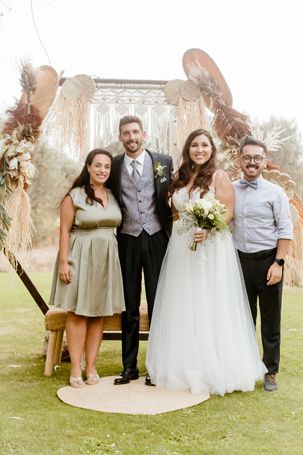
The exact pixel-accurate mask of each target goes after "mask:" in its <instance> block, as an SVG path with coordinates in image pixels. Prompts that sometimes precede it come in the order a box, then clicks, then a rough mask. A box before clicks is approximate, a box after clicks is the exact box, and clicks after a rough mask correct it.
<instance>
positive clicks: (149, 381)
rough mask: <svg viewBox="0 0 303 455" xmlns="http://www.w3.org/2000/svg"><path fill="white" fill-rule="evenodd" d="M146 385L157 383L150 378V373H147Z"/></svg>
mask: <svg viewBox="0 0 303 455" xmlns="http://www.w3.org/2000/svg"><path fill="white" fill-rule="evenodd" d="M145 385H152V386H154V385H155V384H153V383H152V382H151V379H150V376H149V374H147V375H146V378H145Z"/></svg>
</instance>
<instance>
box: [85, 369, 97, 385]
mask: <svg viewBox="0 0 303 455" xmlns="http://www.w3.org/2000/svg"><path fill="white" fill-rule="evenodd" d="M99 380H100V377H99V375H98V373H97V372H96V373H92V374H88V375H87V378H86V381H85V382H86V384H88V385H95V384H98V383H99Z"/></svg>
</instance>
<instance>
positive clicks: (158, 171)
mask: <svg viewBox="0 0 303 455" xmlns="http://www.w3.org/2000/svg"><path fill="white" fill-rule="evenodd" d="M166 167H167V166H166V164H165V165H164V166H163V165H162V164H161V163H160V162H159V161H156V162H155V163H154V173H155V177H163V176H164V168H166ZM164 178H165V177H164ZM165 180H166V179H165ZM162 181H164V180H163V179H161V182H162Z"/></svg>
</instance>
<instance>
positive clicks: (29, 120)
mask: <svg viewBox="0 0 303 455" xmlns="http://www.w3.org/2000/svg"><path fill="white" fill-rule="evenodd" d="M20 83H21V86H22V89H23V94H24V96H23V99H21V100H20V101H19V102H17V103H16V106H15V107H14V108H11V109H9V110H8V111H7V119H6V121H5V122H4V125H3V128H2V131H1V136H0V249H3V248H4V247H5V248H6V250H8V251H10V252H12V253H13V254H15V253H16V252H17V251H18V250H19V249H20V248H27V247H28V246H30V243H31V233H32V229H33V225H32V221H31V217H30V202H29V198H28V195H27V193H26V189H27V187H28V185H30V183H31V179H32V177H33V175H34V172H35V167H34V165H33V164H32V155H33V153H34V149H35V143H36V142H37V140H38V137H39V134H40V126H41V123H42V117H41V115H40V114H39V110H38V109H37V108H36V107H35V106H34V105H32V98H33V94H34V92H35V89H36V87H37V83H36V78H35V73H34V69H33V68H32V66H31V65H30V63H28V62H24V63H22V64H21V78H20Z"/></svg>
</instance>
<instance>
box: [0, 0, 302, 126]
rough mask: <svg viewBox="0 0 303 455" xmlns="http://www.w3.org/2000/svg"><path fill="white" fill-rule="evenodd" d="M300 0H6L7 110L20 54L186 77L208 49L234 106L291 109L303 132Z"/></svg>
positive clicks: (1, 4) (0, 101)
mask: <svg viewBox="0 0 303 455" xmlns="http://www.w3.org/2000/svg"><path fill="white" fill-rule="evenodd" d="M300 5H301V0H288V1H282V0H253V1H248V0H229V1H226V0H207V1H205V0H186V1H177V0H175V1H165V0H153V1H147V0H145V1H144V0H128V1H126V0H85V1H82V0H0V111H1V110H2V111H3V109H5V108H6V107H8V106H9V105H10V104H12V103H13V100H14V97H15V98H18V97H19V96H20V87H19V83H18V78H19V71H18V62H19V61H20V59H22V58H23V59H24V58H29V59H30V60H31V62H32V64H33V66H37V67H38V66H41V65H49V64H50V65H51V66H52V67H53V68H55V69H56V71H57V72H58V73H59V72H60V71H64V74H63V75H64V76H65V77H69V76H74V75H75V74H79V73H82V74H83V73H84V74H88V75H90V76H93V77H96V76H98V77H101V78H114V79H115V78H120V79H157V80H159V79H160V80H172V79H183V80H185V79H186V75H185V73H184V71H183V67H182V56H183V54H184V52H186V51H187V50H188V49H190V48H199V49H202V50H203V51H205V52H207V53H208V54H209V55H210V56H211V57H212V59H213V60H214V61H215V62H216V64H217V65H218V67H219V68H220V70H221V72H222V74H223V76H224V78H225V80H226V81H227V84H228V85H229V88H230V90H231V93H232V96H233V107H234V108H235V109H237V110H238V111H240V112H245V113H247V114H248V115H249V116H250V118H251V119H253V120H259V121H262V120H266V119H268V118H269V117H270V116H271V115H273V116H275V117H278V118H280V117H283V118H287V119H291V120H292V119H293V120H295V121H296V123H297V124H298V126H299V129H300V131H301V133H303V52H302V43H303V27H302V14H301V8H300Z"/></svg>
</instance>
